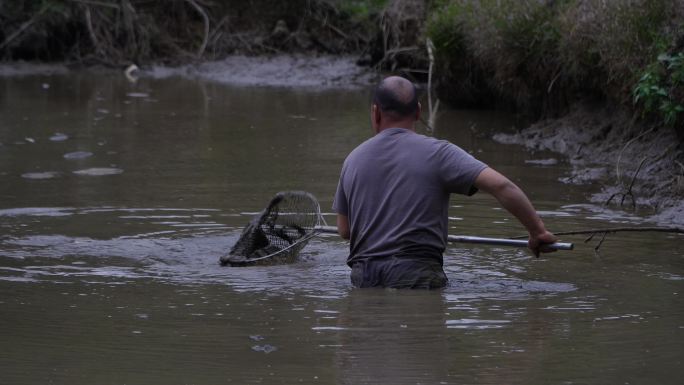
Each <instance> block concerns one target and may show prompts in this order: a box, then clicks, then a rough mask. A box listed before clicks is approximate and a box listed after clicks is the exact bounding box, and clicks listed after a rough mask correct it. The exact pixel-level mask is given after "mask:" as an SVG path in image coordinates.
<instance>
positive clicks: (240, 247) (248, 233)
mask: <svg viewBox="0 0 684 385" xmlns="http://www.w3.org/2000/svg"><path fill="white" fill-rule="evenodd" d="M322 222H323V223H324V220H323V218H322V216H321V208H320V206H319V204H318V201H317V200H316V198H315V197H314V196H313V195H311V194H309V193H307V192H305V191H284V192H279V193H277V194H276V195H275V196H274V197H273V199H271V202H270V203H269V204H268V207H266V208H265V209H264V210H263V211H262V212H261V213H259V214H258V215H256V216H255V217H254V218H252V220H251V221H250V222H249V224H247V226H245V228H244V229H243V230H242V234H241V235H240V238H239V239H238V241H237V242H236V243H235V245H234V246H233V248H232V249H231V250H230V252H229V253H228V255H225V256H223V257H221V264H222V265H224V266H225V265H231V266H245V265H251V264H272V263H286V262H291V261H293V260H294V259H295V258H296V257H297V255H298V254H299V251H300V250H301V249H302V248H303V247H304V246H306V244H307V243H308V242H309V240H310V239H311V238H312V237H313V236H314V235H315V229H316V226H319V225H320V224H321V223H322Z"/></svg>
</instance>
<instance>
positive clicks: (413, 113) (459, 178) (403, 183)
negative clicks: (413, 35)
mask: <svg viewBox="0 0 684 385" xmlns="http://www.w3.org/2000/svg"><path fill="white" fill-rule="evenodd" d="M420 111H421V107H420V103H418V95H417V91H416V88H415V86H414V85H413V83H411V82H410V81H408V80H406V79H404V78H401V77H397V76H392V77H388V78H386V79H384V80H383V81H382V82H380V84H379V85H378V86H377V87H376V89H375V92H374V95H373V103H372V105H371V114H370V115H371V126H372V128H373V130H374V131H375V136H374V137H372V138H370V139H368V140H367V141H365V142H364V143H362V144H361V145H359V146H358V147H357V148H356V149H354V150H353V151H352V152H351V153H350V154H349V156H348V157H347V159H346V160H345V161H344V165H343V167H342V172H341V175H340V181H339V184H338V186H337V192H336V193H335V199H334V202H333V210H335V212H336V213H337V214H338V215H337V228H338V231H339V234H340V235H341V236H342V238H345V239H349V240H350V246H349V249H350V254H349V258H348V259H347V264H348V265H349V266H350V267H351V268H352V273H351V281H352V284H353V285H354V286H356V287H376V286H377V287H393V288H428V289H429V288H439V287H443V286H444V285H446V283H447V278H446V275H445V274H444V270H443V269H442V264H443V257H442V253H443V252H444V249H445V248H446V238H447V230H448V223H447V222H448V210H449V195H450V193H458V194H463V195H472V194H474V193H475V192H476V191H478V190H482V191H485V192H487V193H489V194H491V195H493V196H494V197H495V198H496V199H497V200H498V201H499V202H500V204H501V205H502V206H503V207H504V208H505V209H507V210H508V211H509V212H510V213H511V214H513V215H514V216H515V217H516V218H517V219H518V220H519V221H520V222H521V223H522V225H523V226H525V228H526V229H527V231H528V232H529V248H530V249H531V250H532V251H533V252H534V254H535V255H536V256H539V253H540V252H546V251H549V250H547V249H545V248H544V247H543V244H545V243H553V242H555V241H556V237H555V236H554V235H553V234H551V233H549V232H548V231H547V230H546V228H545V227H544V223H543V222H542V220H541V219H540V218H539V215H537V213H536V211H535V210H534V207H533V206H532V204H531V203H530V201H529V200H528V199H527V197H526V196H525V194H524V193H523V192H522V190H520V188H518V187H517V186H516V185H515V184H513V182H511V181H510V180H508V179H507V178H506V177H504V176H503V175H501V174H499V173H498V172H496V171H494V170H493V169H491V168H489V167H487V165H485V164H484V163H482V162H480V161H479V160H477V159H475V158H473V157H472V156H471V155H470V154H468V153H466V152H465V151H463V150H462V149H460V148H459V147H457V146H455V145H453V144H451V143H449V142H447V141H442V140H437V139H434V138H430V137H426V136H423V135H419V134H417V133H416V132H415V128H414V125H415V122H416V121H417V120H418V119H419V118H420Z"/></svg>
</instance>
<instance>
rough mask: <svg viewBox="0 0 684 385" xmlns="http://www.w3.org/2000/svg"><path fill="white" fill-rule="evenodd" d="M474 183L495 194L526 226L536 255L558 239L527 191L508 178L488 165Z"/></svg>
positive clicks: (546, 250)
mask: <svg viewBox="0 0 684 385" xmlns="http://www.w3.org/2000/svg"><path fill="white" fill-rule="evenodd" d="M474 184H475V187H477V188H478V189H479V190H482V191H484V192H486V193H489V194H491V195H492V196H494V198H496V200H498V201H499V203H500V204H501V206H503V208H505V209H506V210H508V211H509V212H510V213H511V214H513V216H515V217H516V218H517V219H518V220H519V221H520V223H521V224H522V225H523V226H525V228H526V229H527V232H528V233H529V234H530V239H529V247H530V249H531V250H532V252H534V255H536V256H539V253H540V252H548V251H549V250H548V249H545V248H544V247H543V244H545V243H554V242H556V241H557V238H556V236H554V235H553V234H551V233H550V232H549V231H547V230H546V227H544V222H543V221H542V220H541V218H540V217H539V215H538V214H537V211H536V210H535V209H534V207H533V206H532V203H531V202H530V200H529V199H528V198H527V196H526V195H525V193H524V192H523V191H522V190H521V189H520V188H519V187H518V186H516V185H515V183H513V182H511V181H510V180H509V179H508V178H506V177H505V176H503V175H501V174H500V173H498V172H497V171H495V170H493V169H491V168H489V167H487V168H485V169H484V170H482V172H480V174H479V175H478V176H477V178H476V179H475V183H474Z"/></svg>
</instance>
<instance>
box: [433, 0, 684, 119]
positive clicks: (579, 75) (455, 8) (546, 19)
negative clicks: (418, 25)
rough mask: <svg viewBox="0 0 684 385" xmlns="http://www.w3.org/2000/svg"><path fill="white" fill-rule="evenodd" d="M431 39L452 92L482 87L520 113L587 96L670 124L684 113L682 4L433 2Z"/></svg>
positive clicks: (646, 0) (661, 0)
mask: <svg viewBox="0 0 684 385" xmlns="http://www.w3.org/2000/svg"><path fill="white" fill-rule="evenodd" d="M427 35H428V37H430V38H431V39H432V41H433V42H434V43H435V46H436V51H437V59H438V65H439V67H438V68H439V69H438V73H439V72H442V73H447V74H448V75H442V77H443V78H445V79H447V80H448V81H450V82H452V83H451V84H449V86H448V87H452V88H461V89H476V88H479V89H483V88H486V89H488V90H490V91H491V93H493V94H495V95H496V98H497V99H498V100H504V101H509V102H510V103H512V104H513V105H514V106H515V107H516V108H517V109H518V110H519V111H521V112H532V113H534V114H540V113H541V114H543V113H546V114H553V113H554V112H559V110H562V109H563V108H567V106H568V105H569V104H570V103H572V102H573V100H577V99H579V98H584V97H587V96H591V97H601V98H605V99H609V100H613V101H617V102H618V103H624V104H625V105H627V104H628V102H630V101H631V100H632V99H636V101H637V102H638V103H635V104H633V105H634V106H635V107H636V108H637V109H643V111H644V116H652V115H653V114H652V113H653V112H656V111H657V112H658V114H657V115H658V116H659V119H660V120H661V121H662V122H664V123H667V124H676V122H677V117H678V115H679V113H680V112H681V111H680V109H681V108H682V96H683V94H684V84H683V82H682V80H681V78H682V77H684V75H682V74H681V72H680V71H684V70H680V69H681V68H682V65H681V56H678V55H679V54H678V53H677V52H678V50H679V51H681V49H682V47H681V45H682V44H684V4H682V3H681V1H679V0H630V1H605V0H479V1H478V0H435V1H433V2H432V8H431V15H430V18H429V20H428V28H427ZM662 53H669V55H661V56H660V60H658V57H659V56H658V55H660V54H662ZM473 81H475V82H477V84H473ZM463 85H467V87H465V86H463ZM482 101H483V102H485V103H486V102H487V100H482ZM490 103H491V102H490ZM630 104H631V103H630ZM564 106H565V107H564ZM561 112H562V111H561ZM679 120H680V121H681V118H680V119H679Z"/></svg>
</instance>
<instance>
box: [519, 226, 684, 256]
mask: <svg viewBox="0 0 684 385" xmlns="http://www.w3.org/2000/svg"><path fill="white" fill-rule="evenodd" d="M620 232H658V233H675V234H684V228H681V227H607V228H605V229H589V230H577V231H560V232H557V233H553V234H554V235H558V236H560V235H586V234H589V237H587V238H586V239H585V240H584V243H589V242H590V241H591V240H592V239H594V237H595V236H596V235H598V234H601V239H600V240H599V242H598V244H597V245H596V246H594V252H595V253H596V255H598V253H599V249H600V248H601V246H602V245H603V242H604V241H605V240H606V236H607V235H608V234H612V233H620ZM527 237H528V235H521V236H517V237H513V238H512V239H524V238H527Z"/></svg>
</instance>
